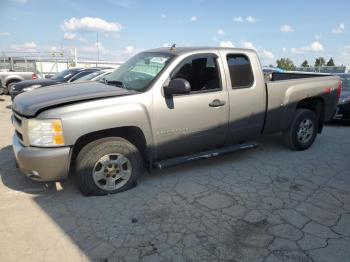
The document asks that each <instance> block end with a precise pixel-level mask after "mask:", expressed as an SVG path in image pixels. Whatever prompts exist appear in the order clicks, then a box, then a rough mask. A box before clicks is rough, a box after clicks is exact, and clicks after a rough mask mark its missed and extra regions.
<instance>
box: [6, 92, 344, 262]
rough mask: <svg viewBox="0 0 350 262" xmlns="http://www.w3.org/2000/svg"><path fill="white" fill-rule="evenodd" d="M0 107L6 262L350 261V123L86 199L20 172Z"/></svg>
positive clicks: (71, 188)
mask: <svg viewBox="0 0 350 262" xmlns="http://www.w3.org/2000/svg"><path fill="white" fill-rule="evenodd" d="M0 98H2V99H5V100H4V101H0V130H1V131H0V148H1V150H0V175H1V181H0V236H1V237H0V261H266V262H267V261H302V262H308V261H337V262H341V261H349V257H350V171H349V170H350V135H349V134H350V133H349V130H350V127H349V126H342V125H332V126H327V127H326V128H325V129H324V132H323V134H322V135H321V136H319V137H318V138H317V140H316V142H315V144H314V145H313V147H312V148H310V149H309V150H307V151H303V152H294V151H290V150H288V149H287V148H285V147H284V146H283V145H282V143H281V141H280V138H279V136H271V137H267V138H265V139H263V140H262V141H261V146H260V147H259V148H257V149H253V150H250V151H244V152H238V153H233V154H229V155H226V156H222V157H217V158H213V159H209V160H202V161H198V162H193V163H188V164H184V165H181V166H178V167H173V168H168V169H166V170H162V171H155V172H154V173H152V174H151V175H149V174H146V173H145V174H144V175H143V176H142V177H141V179H140V180H139V183H138V185H137V186H136V187H135V188H133V189H131V190H129V191H127V192H124V193H120V194H116V195H111V196H105V197H89V198H87V197H83V196H82V195H81V194H80V193H79V192H78V190H77V188H76V186H75V184H74V181H73V179H70V180H68V181H65V182H63V183H51V184H42V183H37V182H34V181H31V180H29V179H27V178H25V177H24V176H23V175H22V174H21V173H19V172H18V171H17V170H16V168H15V167H14V166H15V162H14V157H13V154H12V148H11V136H12V133H13V128H12V126H11V124H10V114H11V110H10V109H9V105H10V101H9V98H8V97H4V96H2V97H0Z"/></svg>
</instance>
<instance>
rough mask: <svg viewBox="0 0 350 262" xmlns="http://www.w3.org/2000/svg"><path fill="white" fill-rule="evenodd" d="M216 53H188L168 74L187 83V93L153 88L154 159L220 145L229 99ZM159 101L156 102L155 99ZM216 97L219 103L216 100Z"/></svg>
mask: <svg viewBox="0 0 350 262" xmlns="http://www.w3.org/2000/svg"><path fill="white" fill-rule="evenodd" d="M220 70H221V72H222V70H223V68H222V65H221V63H220V61H219V60H218V56H217V54H202V55H194V56H189V57H187V58H185V59H184V60H182V61H181V62H180V63H179V65H178V66H177V67H176V68H175V69H174V70H173V72H172V73H171V74H170V79H175V78H183V79H186V80H187V81H188V82H189V83H190V85H191V92H190V93H189V94H183V95H174V96H172V97H170V98H165V97H164V95H163V94H162V92H161V90H154V92H155V93H154V94H153V96H154V101H157V102H156V103H154V104H153V105H154V108H153V132H154V141H155V146H156V148H155V152H156V156H155V158H156V159H157V160H161V159H165V158H169V157H174V156H179V155H183V154H190V153H195V152H199V151H201V150H206V149H211V148H215V147H218V146H219V145H222V144H223V143H224V141H225V137H226V134H227V127H228V113H229V101H228V93H227V91H226V86H225V81H222V77H221V76H220ZM159 101H160V102H159ZM218 101H219V102H220V103H218Z"/></svg>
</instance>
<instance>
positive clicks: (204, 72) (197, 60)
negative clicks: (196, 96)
mask: <svg viewBox="0 0 350 262" xmlns="http://www.w3.org/2000/svg"><path fill="white" fill-rule="evenodd" d="M175 78H183V79H186V80H187V81H188V82H189V83H190V85H191V93H199V92H210V91H217V90H220V89H221V85H220V76H219V69H218V64H217V61H216V57H214V56H211V55H206V56H198V55H197V56H192V57H189V58H186V59H185V60H184V61H183V62H182V63H181V64H180V66H179V67H178V69H175V71H174V74H173V75H172V77H171V79H175Z"/></svg>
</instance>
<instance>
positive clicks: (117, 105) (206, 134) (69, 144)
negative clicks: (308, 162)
mask: <svg viewBox="0 0 350 262" xmlns="http://www.w3.org/2000/svg"><path fill="white" fill-rule="evenodd" d="M340 90H341V82H340V81H339V78H338V77H334V76H328V75H316V74H314V75H313V74H297V73H273V74H272V76H271V80H270V81H268V82H265V80H264V74H263V71H262V69H261V66H260V62H259V58H258V56H257V54H256V52H255V51H253V50H247V49H235V48H194V47H193V48H170V49H169V48H159V49H154V50H149V51H145V52H142V53H139V54H137V55H136V56H134V57H132V58H131V59H130V60H128V61H127V62H125V63H124V64H123V65H121V66H120V67H119V68H118V69H117V70H115V71H114V72H112V73H111V74H110V75H109V76H107V77H106V79H105V80H104V81H103V82H82V83H76V84H70V85H69V86H68V85H66V84H61V85H57V86H52V87H50V88H42V89H38V90H34V91H33V92H28V93H24V94H20V95H18V96H17V97H16V98H15V99H14V103H13V123H14V126H15V129H16V131H15V135H14V137H13V148H14V152H15V156H16V159H17V163H18V166H19V168H20V169H21V170H22V172H23V173H25V174H26V175H27V176H29V177H31V178H33V179H36V180H39V181H55V180H61V179H65V178H66V177H67V176H68V174H69V173H70V174H72V175H73V176H76V177H77V181H78V185H79V188H80V190H81V191H82V193H83V194H85V195H103V194H108V193H117V192H121V191H124V190H127V189H129V188H130V187H132V186H133V185H134V184H135V181H136V179H137V177H138V176H139V175H140V173H141V171H142V166H143V164H146V166H148V167H152V166H156V167H158V168H163V167H166V166H169V165H174V164H179V163H182V162H186V161H191V160H195V159H202V158H207V157H211V156H216V155H219V154H222V153H227V152H232V151H236V150H241V149H247V148H253V147H255V146H256V145H257V143H256V142H254V141H256V140H257V139H258V138H259V137H260V136H262V135H265V134H271V133H282V134H283V139H284V141H285V143H286V145H287V146H288V147H290V148H292V149H294V150H304V149H307V148H309V147H310V146H311V145H312V143H313V142H314V140H315V138H316V135H317V134H318V133H321V131H322V128H323V125H324V123H325V122H326V121H328V120H330V119H331V118H332V115H333V114H334V111H335V107H336V104H337V100H338V98H339V95H340Z"/></svg>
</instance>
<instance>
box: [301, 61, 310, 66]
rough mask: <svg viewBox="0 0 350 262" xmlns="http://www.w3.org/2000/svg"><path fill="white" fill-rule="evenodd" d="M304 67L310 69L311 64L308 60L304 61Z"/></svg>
mask: <svg viewBox="0 0 350 262" xmlns="http://www.w3.org/2000/svg"><path fill="white" fill-rule="evenodd" d="M301 66H302V67H310V66H309V62H308V61H307V60H304V62H303V63H302V64H301Z"/></svg>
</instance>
